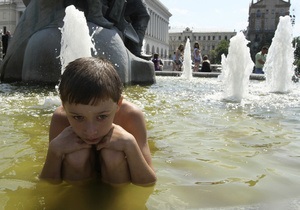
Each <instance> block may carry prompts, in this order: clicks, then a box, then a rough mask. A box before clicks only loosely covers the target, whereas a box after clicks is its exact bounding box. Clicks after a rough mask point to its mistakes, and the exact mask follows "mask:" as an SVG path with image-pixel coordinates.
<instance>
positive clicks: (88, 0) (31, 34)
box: [0, 0, 155, 84]
mask: <svg viewBox="0 0 300 210" xmlns="http://www.w3.org/2000/svg"><path fill="white" fill-rule="evenodd" d="M93 1H95V2H96V1H98V0H23V2H24V4H25V5H26V10H25V12H24V14H23V15H22V17H21V19H20V21H19V24H18V26H17V28H16V30H15V33H14V36H13V38H12V39H11V42H10V43H9V46H8V50H7V54H6V56H5V58H4V60H3V62H2V64H1V68H0V73H1V81H2V82H16V81H23V82H28V83H30V82H31V83H57V82H58V81H59V78H60V75H61V64H60V59H59V55H60V41H61V32H60V30H59V28H61V27H62V26H63V24H64V23H63V18H64V16H65V8H66V6H68V5H69V4H73V5H75V6H76V7H77V8H78V9H79V10H82V11H84V12H85V14H86V17H88V18H87V25H88V27H89V30H90V34H94V36H93V39H94V42H95V48H96V50H97V54H98V55H107V56H109V60H111V62H112V63H114V64H115V66H116V69H117V71H118V73H119V75H120V77H121V79H122V81H123V82H124V83H125V84H153V83H155V74H154V67H153V63H152V62H151V61H148V60H146V59H145V58H148V56H144V55H143V54H141V53H140V51H139V52H135V55H134V54H133V53H132V52H134V51H132V50H131V51H132V52H130V50H129V49H130V47H126V45H127V46H129V45H128V44H127V42H128V40H129V43H130V42H135V44H136V45H137V46H139V47H140V48H141V44H140V43H141V42H142V40H140V39H143V38H144V34H143V33H144V32H143V33H140V32H139V31H138V30H139V29H141V30H144V31H145V30H146V28H145V27H147V26H146V23H147V24H148V21H149V20H146V19H145V21H144V22H143V24H144V25H143V26H141V27H140V28H138V27H139V26H140V25H138V27H134V24H132V27H131V25H130V23H129V22H128V19H127V20H125V16H122V17H120V19H121V18H122V21H123V22H122V21H121V20H120V19H119V20H118V21H116V20H114V19H113V18H114V16H113V14H112V15H111V17H110V16H108V15H109V14H110V13H108V12H112V11H113V12H117V11H114V10H112V3H116V2H118V4H120V2H122V1H124V4H123V6H126V0H122V1H120V0H115V1H114V0H103V1H101V2H100V3H102V4H103V5H102V6H103V8H102V12H103V14H106V15H107V16H105V17H104V18H105V19H107V20H106V21H107V22H106V24H102V22H101V21H100V23H98V25H97V22H96V21H94V20H93V18H91V17H89V16H88V11H89V9H88V6H89V5H88V4H93V3H95V2H93ZM129 1H134V0H129ZM139 1H140V2H142V1H141V0H139ZM131 3H132V2H131ZM114 9H115V10H118V9H119V10H122V14H123V15H125V13H126V8H124V7H121V6H120V5H119V7H116V8H114ZM127 9H128V8H127ZM132 11H133V10H132ZM127 14H129V15H133V14H130V13H127ZM147 16H148V14H145V17H147ZM132 18H134V16H132ZM91 21H93V22H91ZM102 21H103V20H102ZM94 22H96V23H94ZM110 23H111V24H110ZM99 25H100V26H99ZM101 25H102V26H101ZM128 25H129V26H130V27H129V29H128V27H127V26H128ZM135 28H137V29H135ZM122 30H123V31H122ZM139 33H140V34H139ZM137 56H139V57H137ZM142 58H143V59H142Z"/></svg>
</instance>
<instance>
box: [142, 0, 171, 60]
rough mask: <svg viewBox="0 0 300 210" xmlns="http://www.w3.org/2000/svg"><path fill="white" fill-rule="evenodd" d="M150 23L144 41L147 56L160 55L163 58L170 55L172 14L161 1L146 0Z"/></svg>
mask: <svg viewBox="0 0 300 210" xmlns="http://www.w3.org/2000/svg"><path fill="white" fill-rule="evenodd" d="M146 4H147V6H148V10H149V13H150V22H149V24H148V28H147V30H146V35H145V40H144V46H143V48H144V52H145V53H146V54H152V55H153V54H154V53H158V54H159V56H160V57H161V58H167V57H168V55H169V19H170V17H171V16H172V14H171V13H170V12H169V10H168V9H167V8H166V7H165V6H164V5H163V4H162V3H161V2H160V1H159V0H146Z"/></svg>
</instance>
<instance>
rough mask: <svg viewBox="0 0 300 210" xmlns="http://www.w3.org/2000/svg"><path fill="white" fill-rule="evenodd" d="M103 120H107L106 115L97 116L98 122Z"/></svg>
mask: <svg viewBox="0 0 300 210" xmlns="http://www.w3.org/2000/svg"><path fill="white" fill-rule="evenodd" d="M105 118H107V115H99V116H98V120H104V119H105Z"/></svg>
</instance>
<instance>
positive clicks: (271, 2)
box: [247, 0, 291, 57]
mask: <svg viewBox="0 0 300 210" xmlns="http://www.w3.org/2000/svg"><path fill="white" fill-rule="evenodd" d="M290 6H291V3H290V0H288V1H283V0H257V1H256V2H255V3H254V2H253V0H252V2H251V4H250V6H249V25H248V28H247V39H248V40H249V41H250V52H251V55H252V57H253V56H254V55H255V54H256V53H257V52H258V51H260V50H261V47H262V46H263V45H270V44H271V42H272V38H273V37H274V34H275V31H276V28H277V25H278V23H279V17H280V16H286V15H290V12H289V11H290Z"/></svg>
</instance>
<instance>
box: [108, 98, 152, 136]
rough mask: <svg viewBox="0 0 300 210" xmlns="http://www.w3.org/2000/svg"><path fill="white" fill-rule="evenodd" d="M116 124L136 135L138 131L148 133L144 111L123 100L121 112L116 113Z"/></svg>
mask: <svg viewBox="0 0 300 210" xmlns="http://www.w3.org/2000/svg"><path fill="white" fill-rule="evenodd" d="M114 123H115V124H118V125H120V126H121V127H123V128H124V129H125V130H127V131H128V132H129V133H131V134H135V133H136V132H137V131H144V132H146V126H145V118H144V114H143V112H142V110H141V109H140V108H139V107H138V106H136V105H135V104H133V103H131V102H129V101H126V100H123V102H122V105H121V107H120V110H119V111H118V112H117V113H116V116H115V120H114Z"/></svg>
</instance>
